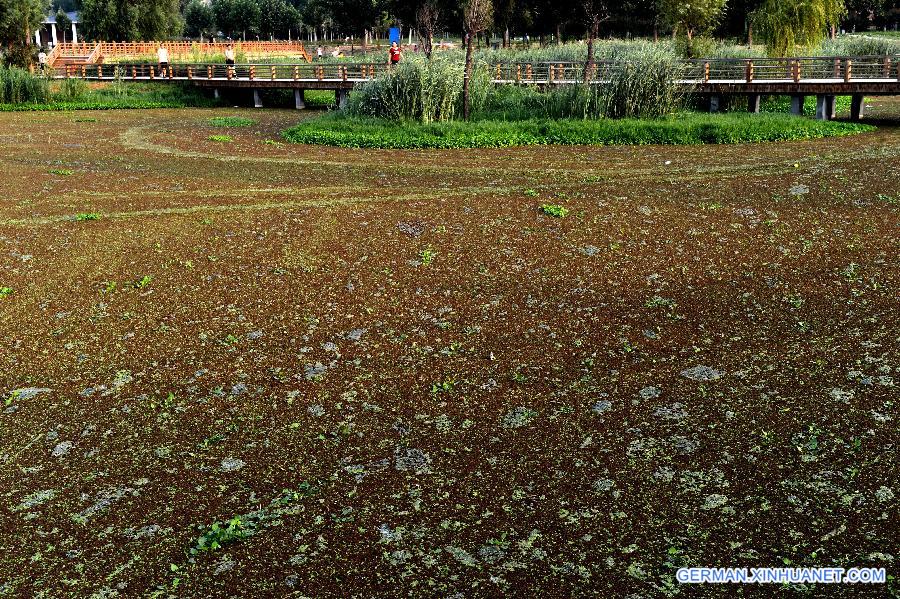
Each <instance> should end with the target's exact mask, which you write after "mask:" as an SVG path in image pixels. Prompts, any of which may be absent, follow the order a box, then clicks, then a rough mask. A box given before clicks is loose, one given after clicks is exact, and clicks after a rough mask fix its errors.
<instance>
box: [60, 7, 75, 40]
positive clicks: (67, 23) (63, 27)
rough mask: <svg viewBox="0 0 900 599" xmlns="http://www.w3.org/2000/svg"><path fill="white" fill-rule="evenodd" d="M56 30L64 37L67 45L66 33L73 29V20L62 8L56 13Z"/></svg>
mask: <svg viewBox="0 0 900 599" xmlns="http://www.w3.org/2000/svg"><path fill="white" fill-rule="evenodd" d="M56 28H57V29H58V30H59V33H60V34H61V35H62V41H63V43H65V41H66V32H67V31H69V30H70V29H71V28H72V19H70V18H69V15H67V14H66V11H64V10H63V9H62V8H60V9H58V10H57V11H56Z"/></svg>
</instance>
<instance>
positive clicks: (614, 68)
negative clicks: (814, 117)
mask: <svg viewBox="0 0 900 599" xmlns="http://www.w3.org/2000/svg"><path fill="white" fill-rule="evenodd" d="M96 51H97V50H95V52H96ZM625 67H626V63H623V62H614V61H598V62H597V64H596V65H594V67H593V69H592V71H591V73H590V78H591V80H592V81H594V82H598V83H602V82H604V81H609V80H610V79H611V78H613V77H614V76H617V75H618V74H620V73H622V72H625ZM898 67H900V55H897V56H862V57H851V58H847V57H845V58H832V57H809V58H790V59H710V60H690V61H683V62H681V63H680V64H679V66H678V68H677V69H676V71H677V72H676V73H674V74H673V75H674V77H675V80H676V81H677V82H679V83H683V84H688V85H704V84H717V83H721V84H747V83H751V84H752V83H757V84H763V83H783V84H792V83H800V82H804V83H837V82H845V83H846V82H900V70H898ZM387 68H388V66H387V65H386V64H385V63H384V62H368V63H358V62H357V63H312V64H310V63H300V64H239V65H234V66H231V67H227V66H226V65H224V64H221V63H218V64H208V63H170V66H169V68H168V70H167V71H165V72H164V73H161V72H160V70H159V67H158V65H155V64H147V63H144V64H125V63H119V64H108V65H96V64H88V65H72V67H71V68H66V69H63V68H58V69H57V76H58V77H80V78H85V79H112V78H121V79H167V80H169V79H171V80H188V81H189V80H193V79H223V80H239V81H255V80H260V81H262V80H269V81H282V82H289V81H312V80H316V81H326V82H338V81H340V82H360V81H365V80H368V79H372V78H374V77H376V76H377V75H379V74H380V73H382V72H383V71H385V70H386V69H387ZM489 69H490V72H491V76H492V79H493V81H494V82H495V83H507V84H516V83H519V84H541V85H564V84H572V83H579V82H581V81H582V79H583V76H584V63H573V62H558V63H557V62H554V63H546V62H545V63H499V64H494V65H491V66H489Z"/></svg>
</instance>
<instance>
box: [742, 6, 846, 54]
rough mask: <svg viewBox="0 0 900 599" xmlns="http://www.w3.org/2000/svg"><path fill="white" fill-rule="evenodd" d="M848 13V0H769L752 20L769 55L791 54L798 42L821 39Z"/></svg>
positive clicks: (812, 42) (810, 43) (814, 41)
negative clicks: (846, 2) (845, 3)
mask: <svg viewBox="0 0 900 599" xmlns="http://www.w3.org/2000/svg"><path fill="white" fill-rule="evenodd" d="M845 14H846V8H845V6H844V0H765V2H763V4H762V6H760V7H759V8H758V9H757V10H756V11H754V12H753V16H752V21H753V23H754V24H755V25H756V30H757V31H758V32H759V33H760V34H761V35H762V37H763V39H764V40H765V41H766V47H767V51H768V53H769V55H771V56H787V54H788V53H789V52H793V51H794V49H795V48H796V47H797V46H807V47H808V46H813V45H815V44H818V43H820V42H821V41H822V40H823V39H825V36H826V35H827V34H828V28H829V27H830V26H834V25H836V24H837V23H839V22H840V20H841V17H843V16H844V15H845Z"/></svg>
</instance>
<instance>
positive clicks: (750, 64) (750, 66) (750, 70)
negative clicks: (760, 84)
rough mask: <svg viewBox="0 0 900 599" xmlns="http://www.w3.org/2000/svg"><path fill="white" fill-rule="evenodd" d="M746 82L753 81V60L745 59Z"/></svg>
mask: <svg viewBox="0 0 900 599" xmlns="http://www.w3.org/2000/svg"><path fill="white" fill-rule="evenodd" d="M747 83H753V61H752V60H748V61H747Z"/></svg>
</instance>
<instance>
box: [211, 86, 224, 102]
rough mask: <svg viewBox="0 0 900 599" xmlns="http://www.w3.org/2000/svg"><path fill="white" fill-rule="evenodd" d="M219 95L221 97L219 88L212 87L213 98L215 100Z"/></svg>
mask: <svg viewBox="0 0 900 599" xmlns="http://www.w3.org/2000/svg"><path fill="white" fill-rule="evenodd" d="M221 97H222V94H220V93H219V88H218V87H214V88H213V98H215V99H216V100H218V99H219V98H221Z"/></svg>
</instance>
